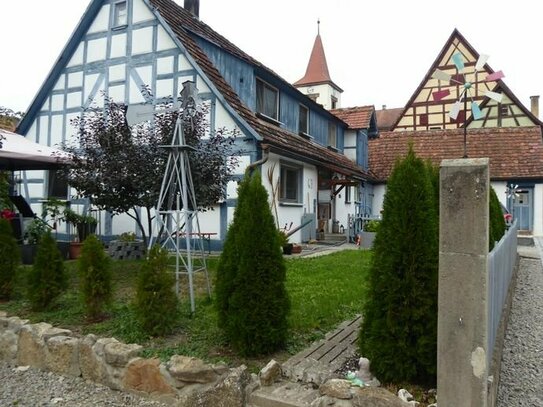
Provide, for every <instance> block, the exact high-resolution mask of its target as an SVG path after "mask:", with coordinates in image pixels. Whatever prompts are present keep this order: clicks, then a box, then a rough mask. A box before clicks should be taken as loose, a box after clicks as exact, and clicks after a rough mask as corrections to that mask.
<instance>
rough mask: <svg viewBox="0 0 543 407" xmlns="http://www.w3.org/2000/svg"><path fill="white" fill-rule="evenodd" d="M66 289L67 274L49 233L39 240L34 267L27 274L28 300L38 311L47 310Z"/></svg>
mask: <svg viewBox="0 0 543 407" xmlns="http://www.w3.org/2000/svg"><path fill="white" fill-rule="evenodd" d="M67 288H68V274H67V273H66V270H65V269H64V262H63V260H62V255H61V254H60V251H59V250H58V247H57V243H56V241H55V239H54V238H53V236H51V232H50V231H49V232H47V233H46V234H45V236H43V238H42V239H41V240H40V243H39V246H38V253H37V254H36V258H35V260H34V265H33V266H32V269H31V270H30V272H29V274H28V299H29V300H30V303H31V305H32V308H33V309H35V310H38V311H41V310H44V309H48V308H49V307H50V306H51V304H52V303H53V302H54V301H55V299H57V298H58V297H59V296H60V294H62V293H63V292H64V291H66V289H67Z"/></svg>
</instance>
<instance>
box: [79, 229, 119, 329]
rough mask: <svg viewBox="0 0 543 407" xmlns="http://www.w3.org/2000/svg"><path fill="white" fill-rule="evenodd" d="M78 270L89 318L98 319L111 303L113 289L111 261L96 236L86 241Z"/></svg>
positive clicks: (80, 288) (91, 236) (82, 296)
mask: <svg viewBox="0 0 543 407" xmlns="http://www.w3.org/2000/svg"><path fill="white" fill-rule="evenodd" d="M77 268H78V271H79V290H80V292H81V298H82V300H83V304H84V306H85V312H86V314H87V316H88V317H89V318H91V319H97V318H99V317H100V316H101V314H102V313H103V310H104V307H105V306H106V305H107V304H109V303H110V302H111V299H112V294H113V289H112V282H111V280H112V274H111V263H110V259H109V257H108V255H107V254H106V252H105V251H104V246H103V245H102V242H100V240H99V239H98V238H97V237H96V236H95V235H90V236H89V237H87V238H86V239H85V242H84V243H83V247H82V248H81V256H80V257H79V259H78V260H77Z"/></svg>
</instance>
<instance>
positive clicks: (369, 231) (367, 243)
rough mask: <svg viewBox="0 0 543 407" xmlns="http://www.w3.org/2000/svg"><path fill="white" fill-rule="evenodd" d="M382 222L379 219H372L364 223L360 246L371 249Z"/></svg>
mask: <svg viewBox="0 0 543 407" xmlns="http://www.w3.org/2000/svg"><path fill="white" fill-rule="evenodd" d="M380 225H381V222H380V221H379V220H377V219H372V220H369V221H367V222H365V223H364V226H363V228H362V231H361V232H360V235H359V237H360V247H363V248H366V249H369V248H371V247H372V246H373V241H374V240H375V235H376V234H377V230H379V226H380Z"/></svg>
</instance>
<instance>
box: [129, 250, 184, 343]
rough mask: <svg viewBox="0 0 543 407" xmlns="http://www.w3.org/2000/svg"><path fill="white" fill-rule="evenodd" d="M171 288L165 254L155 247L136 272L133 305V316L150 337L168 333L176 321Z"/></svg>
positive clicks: (175, 298)
mask: <svg viewBox="0 0 543 407" xmlns="http://www.w3.org/2000/svg"><path fill="white" fill-rule="evenodd" d="M174 285H175V280H174V277H173V274H172V273H171V272H170V270H169V266H168V253H167V251H166V250H165V249H162V248H161V247H160V246H159V245H154V246H153V247H152V248H151V250H150V251H149V255H148V257H147V259H146V261H145V262H144V263H143V265H142V267H141V270H140V272H139V275H138V281H137V286H136V298H135V301H134V308H135V313H136V316H137V318H138V320H139V321H140V323H141V325H142V327H143V329H144V330H145V331H146V332H148V333H149V335H151V336H162V335H166V334H169V333H171V332H172V331H173V330H174V329H175V326H176V324H177V322H178V321H179V301H178V299H177V296H176V294H175V292H174V290H173V287H174Z"/></svg>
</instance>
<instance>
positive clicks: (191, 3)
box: [183, 0, 200, 18]
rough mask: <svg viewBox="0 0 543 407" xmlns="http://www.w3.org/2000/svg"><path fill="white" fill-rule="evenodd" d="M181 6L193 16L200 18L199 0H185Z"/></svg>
mask: <svg viewBox="0 0 543 407" xmlns="http://www.w3.org/2000/svg"><path fill="white" fill-rule="evenodd" d="M183 8H184V9H185V10H187V11H188V12H190V13H191V14H192V15H193V16H194V17H196V18H200V0H185V5H184V6H183Z"/></svg>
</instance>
